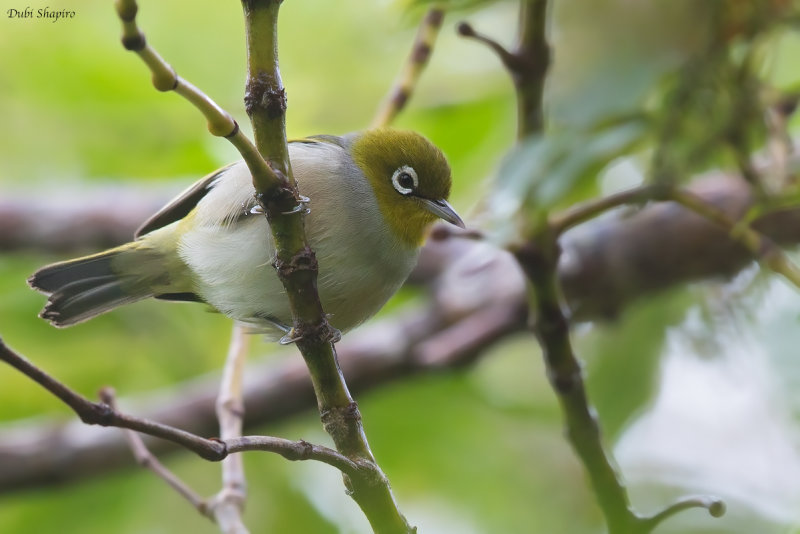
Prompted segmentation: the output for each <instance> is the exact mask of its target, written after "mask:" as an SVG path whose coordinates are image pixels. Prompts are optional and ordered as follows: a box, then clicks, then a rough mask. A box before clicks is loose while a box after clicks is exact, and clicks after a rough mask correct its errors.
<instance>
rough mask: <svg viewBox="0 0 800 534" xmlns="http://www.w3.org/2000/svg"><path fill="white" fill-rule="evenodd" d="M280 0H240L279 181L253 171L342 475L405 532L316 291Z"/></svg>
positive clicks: (376, 517)
mask: <svg viewBox="0 0 800 534" xmlns="http://www.w3.org/2000/svg"><path fill="white" fill-rule="evenodd" d="M280 3H281V2H280V1H279V0H243V1H242V7H243V9H244V15H245V29H246V37H247V67H248V68H247V85H246V91H245V107H246V109H247V114H248V116H249V117H250V121H251V123H252V125H253V132H254V135H255V140H256V147H258V150H259V152H260V153H261V154H262V156H263V157H264V158H266V159H268V160H269V161H270V165H271V167H272V168H273V169H274V171H275V173H276V174H277V175H278V176H280V177H281V181H280V183H277V184H276V183H274V182H261V181H259V180H256V179H255V176H254V180H253V184H254V186H255V189H256V198H257V199H258V200H259V203H260V204H261V206H262V208H263V209H264V212H265V213H266V216H267V219H268V220H269V224H270V229H271V231H272V236H273V239H274V242H275V248H276V255H277V257H276V260H275V268H276V270H277V272H278V276H279V278H280V279H281V282H282V283H283V285H284V287H285V289H286V294H287V297H288V299H289V303H290V306H291V310H292V317H293V320H294V324H293V329H292V332H291V333H290V335H289V340H290V341H295V342H296V343H297V346H298V348H299V349H300V352H301V353H302V355H303V358H304V360H305V362H306V365H307V366H308V369H309V372H310V374H311V380H312V383H313V385H314V392H315V393H316V396H317V406H318V408H319V411H320V414H321V416H322V422H323V424H324V426H325V430H326V431H327V432H328V434H330V435H331V437H332V438H333V441H334V443H335V444H336V448H337V450H338V451H339V452H340V453H342V454H344V455H345V456H347V457H348V458H349V459H350V460H352V461H353V462H355V463H356V464H358V465H359V466H360V467H361V469H360V470H359V471H358V474H357V476H353V474H352V473H351V474H349V475H348V474H346V475H345V485H346V486H347V488H348V491H349V492H350V495H351V496H352V497H353V499H354V500H355V501H356V502H357V503H358V505H359V506H360V507H361V509H362V511H363V512H364V514H365V515H366V516H367V518H368V519H369V522H370V524H371V525H372V528H373V529H374V530H375V532H380V533H391V534H395V533H397V534H408V533H410V532H413V531H414V529H413V528H412V527H410V526H409V524H408V522H407V521H406V519H405V517H403V515H402V513H401V512H400V510H399V509H398V506H397V503H396V502H395V500H394V496H393V495H392V492H391V489H390V487H389V481H388V479H387V478H386V476H385V475H384V474H383V472H382V471H381V469H380V467H378V465H377V463H376V462H375V458H374V457H373V455H372V452H371V451H370V448H369V444H368V443H367V438H366V435H365V433H364V429H363V427H362V424H361V414H360V412H359V410H358V405H357V404H356V402H355V401H354V400H353V398H352V397H351V395H350V392H349V391H348V388H347V384H346V383H345V380H344V376H343V375H342V372H341V370H340V369H339V363H338V361H337V358H336V350H335V348H334V345H333V344H334V343H335V342H336V341H338V339H339V332H338V331H337V330H335V329H334V328H333V327H331V326H330V324H329V323H328V320H327V317H326V315H325V313H324V312H323V309H322V304H321V303H320V300H319V294H318V291H317V273H318V265H317V260H316V256H315V254H314V251H313V250H311V248H310V247H309V246H308V243H307V241H306V239H305V229H304V216H305V209H304V208H303V202H304V199H303V198H302V197H301V196H300V194H299V192H298V190H297V186H296V183H295V181H294V178H293V176H292V170H291V164H290V161H289V152H288V147H287V144H286V133H285V117H286V92H285V89H284V88H283V84H282V82H281V76H280V70H279V68H278V41H277V24H278V10H279V8H280Z"/></svg>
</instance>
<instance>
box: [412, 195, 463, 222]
mask: <svg viewBox="0 0 800 534" xmlns="http://www.w3.org/2000/svg"><path fill="white" fill-rule="evenodd" d="M420 200H421V201H422V205H423V206H424V207H425V209H426V210H428V211H429V212H431V213H433V214H434V215H436V216H437V217H439V218H441V219H443V220H445V221H447V222H449V223H450V224H455V225H456V226H458V227H460V228H466V226H465V225H464V221H462V220H461V217H459V216H458V213H456V210H454V209H453V206H451V205H450V204H448V202H447V201H446V200H444V199H439V200H429V199H427V198H421V199H420Z"/></svg>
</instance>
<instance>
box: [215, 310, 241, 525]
mask: <svg viewBox="0 0 800 534" xmlns="http://www.w3.org/2000/svg"><path fill="white" fill-rule="evenodd" d="M249 347H250V336H248V335H247V332H246V329H245V327H243V326H241V325H239V324H238V323H237V324H234V326H233V332H232V333H231V343H230V347H229V349H228V356H227V358H226V360H225V367H224V369H223V371H222V381H221V383H220V388H219V397H217V403H216V412H217V419H219V428H220V430H219V436H220V438H221V439H223V440H226V441H230V440H233V439H236V438H239V437H241V435H242V421H243V419H244V407H245V405H244V399H243V395H242V375H243V373H244V367H245V362H246V361H247V349H248V348H249ZM246 500H247V482H246V478H245V474H244V464H243V462H242V456H241V455H239V454H235V455H229V456H228V457H227V458H225V459H224V460H222V490H221V491H220V492H219V493H217V495H215V496H214V497H213V498H212V499H210V502H209V508H210V510H211V513H212V514H213V516H214V519H215V520H216V522H217V525H219V526H220V529H222V532H225V533H226V534H247V532H248V530H247V528H246V527H245V526H244V523H243V522H242V512H243V511H244V503H245V501H246Z"/></svg>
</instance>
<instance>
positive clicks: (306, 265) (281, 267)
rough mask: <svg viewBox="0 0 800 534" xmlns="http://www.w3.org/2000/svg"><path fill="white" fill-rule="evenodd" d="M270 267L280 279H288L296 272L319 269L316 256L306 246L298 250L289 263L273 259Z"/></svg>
mask: <svg viewBox="0 0 800 534" xmlns="http://www.w3.org/2000/svg"><path fill="white" fill-rule="evenodd" d="M272 265H273V266H274V267H275V270H276V271H278V276H280V277H281V278H282V279H287V278H290V277H291V276H293V275H294V274H295V273H296V272H298V271H316V270H317V269H318V268H319V265H318V263H317V255H316V254H314V251H313V250H311V248H310V247H308V246H306V247H303V248H301V249H300V250H298V251H297V252H296V253H295V254H294V255H293V256H292V257H291V258H290V259H289V261H284V260H281V259H280V258H275V261H274V262H273V264H272Z"/></svg>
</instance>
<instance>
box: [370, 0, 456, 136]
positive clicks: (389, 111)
mask: <svg viewBox="0 0 800 534" xmlns="http://www.w3.org/2000/svg"><path fill="white" fill-rule="evenodd" d="M443 21H444V10H443V9H440V8H437V7H434V8H431V9H429V10H428V12H427V13H426V14H425V16H424V17H423V18H422V21H421V22H420V24H419V29H418V30H417V36H416V38H415V39H414V44H413V45H412V47H411V53H410V54H409V56H408V59H406V62H405V64H404V65H403V68H402V70H401V72H400V76H399V78H398V79H397V80H396V81H395V83H394V86H393V87H392V89H391V91H390V92H389V94H388V95H387V97H386V98H385V99H384V101H383V102H382V103H381V106H380V108H379V109H378V111H377V112H376V113H375V117H374V118H373V119H372V124H371V125H370V127H371V128H382V127H385V126H389V125H390V124H391V123H392V121H393V120H394V118H395V117H396V116H397V114H398V113H400V112H401V111H402V110H403V109H404V108H405V107H406V105H407V104H408V101H409V99H410V98H411V94H412V92H413V91H414V87H415V86H416V85H417V82H418V81H419V78H420V76H421V75H422V72H423V71H424V70H425V66H426V65H427V64H428V60H429V59H430V57H431V52H432V51H433V45H434V44H435V43H436V38H437V37H438V35H439V30H440V29H441V27H442V22H443Z"/></svg>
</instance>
